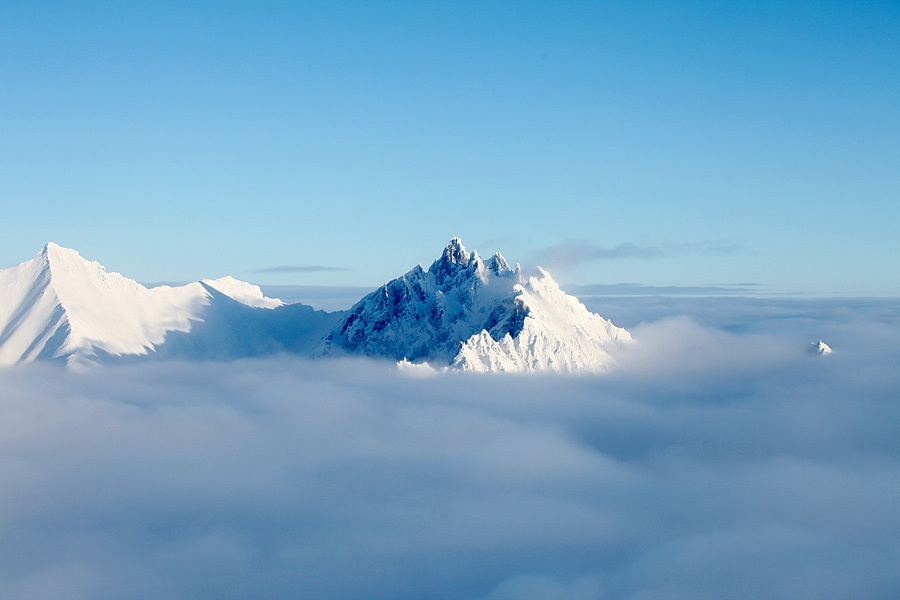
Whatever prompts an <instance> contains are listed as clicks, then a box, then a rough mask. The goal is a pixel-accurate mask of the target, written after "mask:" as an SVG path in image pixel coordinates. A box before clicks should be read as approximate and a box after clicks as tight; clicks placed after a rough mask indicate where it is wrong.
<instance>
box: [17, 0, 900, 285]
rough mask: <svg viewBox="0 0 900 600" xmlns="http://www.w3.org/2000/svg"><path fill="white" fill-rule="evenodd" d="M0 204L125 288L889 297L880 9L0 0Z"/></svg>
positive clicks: (884, 22)
mask: <svg viewBox="0 0 900 600" xmlns="http://www.w3.org/2000/svg"><path fill="white" fill-rule="evenodd" d="M0 204H2V219H3V224H4V227H3V235H2V236H0V266H9V265H12V264H15V263H18V262H20V261H22V260H25V259H27V258H30V257H31V256H33V255H34V254H35V253H37V251H38V250H39V249H40V248H41V246H43V245H44V243H46V242H47V241H51V240H52V241H55V242H57V243H59V244H61V245H64V246H68V247H73V248H76V249H77V250H79V251H80V252H81V254H82V255H83V256H85V257H86V258H90V259H93V260H98V261H99V262H101V263H103V264H104V265H106V266H107V267H108V268H109V269H110V270H115V271H119V272H122V273H124V274H125V275H127V276H129V277H133V278H135V279H138V280H141V281H145V282H154V281H163V280H169V281H182V280H194V279H199V278H203V277H219V276H222V275H226V274H230V275H233V276H235V277H238V278H240V279H244V280H249V281H253V282H256V283H265V284H299V285H372V286H374V285H377V284H380V283H382V282H383V281H385V280H387V279H389V278H392V277H395V276H397V275H399V274H401V273H403V272H405V271H406V270H407V269H409V268H411V267H412V266H414V265H415V264H416V263H417V262H423V263H425V264H426V265H427V264H428V263H430V261H431V260H433V259H434V258H436V257H437V255H438V254H439V253H440V251H441V249H442V248H443V246H444V245H445V244H446V243H447V241H448V240H449V238H450V237H452V236H460V237H461V238H462V239H463V241H464V243H465V244H466V245H467V246H468V247H469V248H470V249H472V248H475V249H478V250H479V251H481V252H482V254H485V255H486V254H490V253H493V252H494V251H501V252H503V254H504V255H506V256H507V257H508V258H509V259H510V260H511V261H519V262H522V263H523V264H524V265H532V264H535V263H538V264H546V265H548V266H549V267H550V268H551V272H552V273H553V274H554V275H555V276H556V278H557V279H558V280H560V281H561V282H564V283H570V284H577V285H590V284H615V283H624V282H629V283H641V284H646V285H654V286H708V285H715V286H719V285H726V284H745V283H757V284H760V286H761V287H763V288H765V289H768V290H772V291H776V292H780V291H786V292H789V291H799V292H811V293H818V294H826V295H827V294H831V293H842V294H859V295H868V294H891V295H900V277H898V265H900V235H898V229H900V227H898V226H900V3H897V2H896V1H887V2H843V3H825V2H821V3H800V2H790V3H783V2H772V3H764V2H761V3H744V2H733V3H730V2H708V3H707V2H646V3H642V2H621V3H600V2H577V3H560V2H552V3H551V2H544V3H528V2H509V3H499V2H472V3H466V2H447V3H437V2H436V3H421V2H420V3H408V4H404V3H401V2H385V3H378V2H284V3H279V2H252V3H251V2H248V3H233V2H221V1H220V2H208V3H201V2H187V3H186V2H149V3H140V2H110V3H98V2H78V3H72V2H18V1H14V0H6V1H4V2H3V3H2V4H0ZM322 267H328V269H323V268H322Z"/></svg>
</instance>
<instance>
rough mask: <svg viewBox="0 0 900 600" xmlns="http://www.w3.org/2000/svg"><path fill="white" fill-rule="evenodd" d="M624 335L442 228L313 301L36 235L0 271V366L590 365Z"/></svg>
mask: <svg viewBox="0 0 900 600" xmlns="http://www.w3.org/2000/svg"><path fill="white" fill-rule="evenodd" d="M630 342H631V336H630V335H629V333H628V332H627V331H625V330H624V329H620V328H618V327H615V326H614V325H612V324H611V323H610V322H609V321H607V320H605V319H603V318H601V317H600V316H598V315H596V314H593V313H591V312H589V311H588V310H587V309H586V308H585V307H584V305H582V304H581V303H580V302H579V301H578V300H577V299H575V298H574V297H572V296H569V295H567V294H566V293H565V292H563V291H562V290H561V289H560V288H559V286H558V285H557V284H556V282H555V281H553V279H552V277H551V276H550V275H549V273H547V272H546V271H544V270H543V269H540V268H538V269H537V270H536V272H535V274H534V275H533V276H531V277H528V278H526V277H523V275H522V273H521V269H520V267H519V265H518V264H517V265H515V266H514V267H510V266H509V264H508V263H507V261H506V259H504V258H503V256H502V255H500V254H499V253H497V254H494V255H493V256H492V257H490V258H489V259H488V260H486V261H485V260H483V259H482V258H481V256H480V255H479V254H478V252H471V253H469V252H468V251H467V250H466V248H465V247H464V246H463V244H462V242H461V241H460V239H459V238H453V239H452V240H450V243H449V244H448V245H447V246H446V248H444V250H443V252H442V254H441V256H440V257H439V258H438V259H437V260H435V261H434V262H433V263H432V264H431V266H430V267H429V268H428V269H427V270H425V269H423V268H422V266H421V265H417V266H416V267H414V268H413V269H412V270H410V271H409V272H407V273H406V274H404V275H402V276H400V277H398V278H397V279H394V280H392V281H389V282H388V283H386V284H384V285H383V286H381V287H380V288H378V289H377V290H375V291H373V292H372V293H370V294H368V295H367V296H365V297H364V298H362V299H361V300H360V301H359V302H357V303H356V304H355V305H354V306H353V307H352V308H351V309H350V310H347V311H338V312H332V313H326V312H323V311H318V310H314V309H313V308H312V307H310V306H306V305H304V304H300V303H297V304H285V303H283V302H281V301H280V300H278V299H274V298H267V297H266V296H264V295H263V293H262V292H261V291H260V289H259V287H257V286H255V285H252V284H249V283H246V282H243V281H239V280H237V279H234V278H232V277H223V278H220V279H204V280H202V281H197V282H194V283H189V284H187V285H183V286H167V285H161V286H156V287H151V288H147V287H145V286H143V285H141V284H140V283H138V282H136V281H134V280H132V279H128V278H127V277H125V276H123V275H120V274H119V273H112V272H107V271H106V269H105V268H104V267H103V266H102V265H100V264H99V263H97V262H92V261H88V260H85V259H84V258H82V257H81V255H79V254H78V252H76V251H75V250H70V249H67V248H63V247H61V246H58V245H56V244H54V243H48V244H47V245H46V246H45V247H44V248H43V249H42V250H41V251H40V252H39V253H38V255H37V256H35V257H34V258H33V259H31V260H29V261H26V262H24V263H21V264H19V265H16V266H14V267H11V268H8V269H4V270H0V365H12V364H18V363H28V362H33V361H51V362H61V363H64V364H66V365H67V366H69V367H74V368H77V367H83V366H87V365H96V364H105V363H111V362H121V361H126V360H127V361H133V360H147V359H161V358H162V359H191V360H210V359H214V360H223V359H233V358H241V357H248V356H265V355H270V354H276V353H280V352H287V353H292V354H299V355H303V356H319V357H324V356H340V355H359V356H367V357H373V358H387V359H391V360H395V361H408V362H412V363H426V362H427V363H428V364H430V365H431V366H433V367H437V368H446V369H454V370H463V371H478V372H494V371H511V372H525V371H568V372H579V371H584V372H598V371H605V370H608V369H610V368H611V367H613V366H614V365H615V363H616V354H617V353H618V351H619V350H620V349H621V348H622V347H624V346H626V345H628V344H629V343H630Z"/></svg>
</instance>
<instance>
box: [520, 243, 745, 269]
mask: <svg viewBox="0 0 900 600" xmlns="http://www.w3.org/2000/svg"><path fill="white" fill-rule="evenodd" d="M741 252H746V250H745V249H744V248H743V247H741V246H739V245H737V244H733V243H728V242H715V241H703V242H680V243H663V244H633V243H623V244H618V245H616V246H604V245H602V244H597V243H595V242H591V241H587V240H567V241H565V242H562V243H560V244H556V245H554V246H550V247H549V248H545V249H544V250H542V251H541V252H539V253H538V257H537V263H538V264H540V265H543V266H546V267H548V268H560V269H568V268H572V267H576V266H578V265H581V264H584V263H588V262H593V261H596V260H622V259H644V260H646V259H653V258H664V257H668V256H679V255H687V254H719V255H722V254H738V253H741Z"/></svg>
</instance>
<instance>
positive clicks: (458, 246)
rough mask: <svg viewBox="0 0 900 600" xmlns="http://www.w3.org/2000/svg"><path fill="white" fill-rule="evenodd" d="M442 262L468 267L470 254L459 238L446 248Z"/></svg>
mask: <svg viewBox="0 0 900 600" xmlns="http://www.w3.org/2000/svg"><path fill="white" fill-rule="evenodd" d="M441 260H442V261H444V262H450V263H454V264H458V265H463V266H465V265H468V264H469V253H468V252H466V247H465V246H463V243H462V240H461V239H459V238H458V237H455V238H453V239H451V240H450V243H449V244H447V247H446V248H444V254H443V256H442V257H441Z"/></svg>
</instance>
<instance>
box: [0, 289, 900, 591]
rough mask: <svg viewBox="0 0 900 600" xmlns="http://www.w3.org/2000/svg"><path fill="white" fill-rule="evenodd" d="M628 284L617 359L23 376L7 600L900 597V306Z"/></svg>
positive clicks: (19, 373) (2, 390)
mask: <svg viewBox="0 0 900 600" xmlns="http://www.w3.org/2000/svg"><path fill="white" fill-rule="evenodd" d="M670 300H671V299H670ZM603 302H604V303H605V308H606V309H607V313H609V312H612V313H616V314H611V315H609V316H610V317H611V318H612V319H613V321H614V322H616V323H617V324H622V325H626V326H628V327H629V328H630V329H631V330H632V332H633V333H634V335H635V338H636V340H637V343H636V344H635V347H634V349H633V351H632V352H630V353H628V354H627V355H625V356H623V357H621V364H620V369H619V370H617V371H616V372H615V373H613V374H611V375H609V376H604V377H560V376H556V377H549V376H547V377H543V376H541V377H536V376H499V375H498V376H478V375H466V374H452V373H451V374H436V375H434V376H432V377H426V378H419V377H409V376H408V375H406V374H404V372H402V371H398V370H397V368H396V367H395V366H394V365H391V364H389V363H381V362H373V361H362V360H321V361H306V360H299V359H296V358H291V357H279V358H273V359H266V360H247V361H237V362H227V363H226V362H218V363H217V362H209V363H147V364H141V365H125V366H116V367H109V368H104V369H100V370H96V371H92V372H87V373H67V372H65V371H62V370H59V369H56V368H48V367H42V366H34V365H32V366H29V367H25V368H15V369H6V370H0V598H4V599H7V598H8V599H10V600H12V599H16V600H25V599H42V600H44V599H46V598H58V599H68V598H71V599H82V598H84V599H88V598H90V599H107V598H109V599H112V598H128V599H144V598H146V599H150V598H154V599H155V598H172V599H179V598H185V599H186V598H191V599H194V598H305V599H309V598H313V599H315V598H360V599H362V598H397V599H406V598H408V599H419V598H438V599H441V598H446V599H451V598H454V599H455V598H463V599H473V600H480V599H491V600H500V599H504V600H507V599H509V600H512V599H518V600H523V599H529V598H534V599H550V600H554V599H619V598H632V599H642V600H643V599H655V598H685V599H688V598H690V599H698V598H700V599H702V598H710V599H712V598H716V599H718V598H791V599H794V598H802V597H809V598H813V597H814V598H848V597H854V598H896V597H898V596H900V511H898V510H897V507H898V506H900V436H898V423H900V402H898V401H900V368H898V367H900V317H898V309H897V308H896V304H895V303H894V302H893V301H888V300H852V301H850V300H832V301H809V300H783V299H782V300H771V301H758V300H747V299H742V298H734V299H718V300H711V299H680V300H677V301H674V300H672V302H675V303H676V306H675V307H674V308H673V306H672V304H671V303H668V302H666V301H662V300H656V301H650V300H646V299H644V300H640V299H638V300H635V299H633V298H632V299H628V300H627V301H626V300H624V299H623V300H615V299H609V298H605V299H603ZM592 308H595V309H596V307H593V306H592ZM617 319H618V320H617ZM819 338H822V339H824V340H825V341H826V342H828V343H829V344H831V345H832V347H833V348H834V354H832V355H830V356H813V355H810V354H809V353H808V352H807V351H806V345H807V344H808V343H809V342H812V341H816V340H817V339H819Z"/></svg>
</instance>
